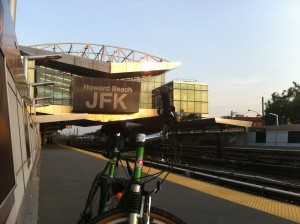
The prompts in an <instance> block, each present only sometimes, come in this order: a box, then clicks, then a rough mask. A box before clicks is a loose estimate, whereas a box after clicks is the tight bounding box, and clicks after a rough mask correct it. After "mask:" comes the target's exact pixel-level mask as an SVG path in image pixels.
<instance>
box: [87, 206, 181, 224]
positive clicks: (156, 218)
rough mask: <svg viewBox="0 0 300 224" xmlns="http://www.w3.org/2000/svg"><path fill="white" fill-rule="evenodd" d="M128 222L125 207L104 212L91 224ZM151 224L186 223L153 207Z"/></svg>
mask: <svg viewBox="0 0 300 224" xmlns="http://www.w3.org/2000/svg"><path fill="white" fill-rule="evenodd" d="M125 223H128V212H127V211H125V210H124V209H112V210H110V211H107V212H104V213H102V214H101V215H99V216H98V217H96V218H95V219H93V220H91V222H89V224H125ZM150 224H186V223H185V222H184V221H182V220H181V219H180V218H178V217H176V216H174V215H173V214H171V213H169V212H167V211H165V210H162V209H159V208H156V207H152V208H151V212H150Z"/></svg>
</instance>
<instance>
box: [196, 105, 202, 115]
mask: <svg viewBox="0 0 300 224" xmlns="http://www.w3.org/2000/svg"><path fill="white" fill-rule="evenodd" d="M195 112H196V113H201V112H202V108H201V103H200V102H195Z"/></svg>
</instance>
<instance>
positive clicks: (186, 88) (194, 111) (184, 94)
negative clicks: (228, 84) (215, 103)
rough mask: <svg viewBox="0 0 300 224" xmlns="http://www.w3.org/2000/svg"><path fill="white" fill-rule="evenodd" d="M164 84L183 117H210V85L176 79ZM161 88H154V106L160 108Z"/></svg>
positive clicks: (176, 108) (171, 100)
mask: <svg viewBox="0 0 300 224" xmlns="http://www.w3.org/2000/svg"><path fill="white" fill-rule="evenodd" d="M163 86H167V87H168V88H169V90H170V91H169V92H170V102H171V103H172V105H173V106H175V111H176V112H177V114H178V115H180V116H181V117H188V116H190V117H198V118H201V117H208V85H207V83H202V82H197V81H194V80H183V79H176V80H173V81H171V82H169V83H167V84H165V85H163ZM159 89H160V87H159V88H156V89H154V90H153V95H152V97H153V100H152V102H153V108H156V109H158V108H160V107H161V105H160V104H161V101H160V92H159Z"/></svg>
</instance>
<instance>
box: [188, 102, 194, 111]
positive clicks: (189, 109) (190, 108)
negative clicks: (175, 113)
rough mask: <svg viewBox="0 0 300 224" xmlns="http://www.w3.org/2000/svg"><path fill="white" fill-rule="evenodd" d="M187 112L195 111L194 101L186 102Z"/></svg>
mask: <svg viewBox="0 0 300 224" xmlns="http://www.w3.org/2000/svg"><path fill="white" fill-rule="evenodd" d="M187 107H188V108H187V112H189V113H194V112H195V103H194V102H188V103H187Z"/></svg>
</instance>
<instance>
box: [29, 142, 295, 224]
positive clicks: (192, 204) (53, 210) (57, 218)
mask: <svg viewBox="0 0 300 224" xmlns="http://www.w3.org/2000/svg"><path fill="white" fill-rule="evenodd" d="M95 156H96V154H93V153H88V154H86V153H84V152H83V151H81V150H74V149H73V150H72V149H71V148H70V147H66V146H61V145H55V144H48V145H46V146H44V147H43V149H42V150H41V155H40V160H39V161H36V172H34V175H33V176H32V178H31V181H33V184H32V185H31V186H32V187H31V189H30V190H28V192H30V193H29V195H31V197H30V196H29V197H28V194H27V196H26V200H27V208H26V209H25V213H26V214H25V223H39V224H48V223H49V224H50V223H51V224H52V223H56V224H59V223H64V224H68V223H70V224H71V223H76V221H77V219H78V217H79V214H80V212H81V210H82V209H83V206H84V202H85V199H86V197H87V194H88V190H89V187H90V184H91V182H92V180H93V178H94V177H95V175H96V174H97V172H99V171H100V170H101V169H102V168H103V167H104V165H105V164H106V161H105V160H103V159H101V156H98V157H99V158H97V157H95ZM119 170H120V172H122V171H121V168H119ZM178 183H179V184H178ZM154 184H155V183H154ZM37 192H38V193H37ZM210 192H212V193H210ZM228 192H230V193H228ZM228 194H230V197H227V196H226V195H228ZM241 195H243V196H241ZM241 197H242V198H241ZM34 198H36V199H34ZM244 202H245V203H244ZM243 203H244V204H245V205H243ZM153 204H154V205H155V206H156V207H159V208H162V209H165V210H168V211H170V212H171V213H174V214H176V216H178V217H180V218H182V219H183V220H185V221H186V222H187V223H190V224H196V223H197V224H202V223H203V224H206V223H207V224H240V223H243V224H253V223H255V224H266V223H270V224H290V223H300V207H297V206H291V205H287V204H284V203H279V204H278V202H275V201H272V200H265V199H262V198H259V197H256V196H251V195H246V196H245V194H244V193H241V194H239V192H235V191H232V190H229V189H226V188H222V187H218V186H215V185H210V184H206V183H204V182H201V181H196V180H192V179H189V178H186V177H182V176H178V175H170V177H169V181H165V183H164V184H163V186H162V190H161V191H160V192H158V194H157V195H155V196H154V197H153ZM281 204H283V205H281ZM285 205H286V206H285ZM265 207H270V209H269V208H267V209H264V208H265ZM36 209H38V211H35V210H36ZM276 209H278V211H276ZM285 209H286V211H285ZM282 210H283V211H282ZM288 212H290V213H293V214H290V215H283V214H285V213H288ZM36 215H37V217H36Z"/></svg>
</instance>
